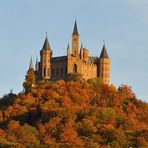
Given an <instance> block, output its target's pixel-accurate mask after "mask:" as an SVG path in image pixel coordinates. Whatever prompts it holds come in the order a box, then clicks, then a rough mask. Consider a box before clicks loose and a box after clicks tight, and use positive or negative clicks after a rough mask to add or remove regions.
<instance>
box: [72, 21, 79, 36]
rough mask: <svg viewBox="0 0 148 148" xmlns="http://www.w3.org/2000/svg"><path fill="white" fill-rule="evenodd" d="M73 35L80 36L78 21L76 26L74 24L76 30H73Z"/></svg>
mask: <svg viewBox="0 0 148 148" xmlns="http://www.w3.org/2000/svg"><path fill="white" fill-rule="evenodd" d="M72 34H73V35H79V33H78V27H77V22H76V20H75V24H74V28H73V33H72Z"/></svg>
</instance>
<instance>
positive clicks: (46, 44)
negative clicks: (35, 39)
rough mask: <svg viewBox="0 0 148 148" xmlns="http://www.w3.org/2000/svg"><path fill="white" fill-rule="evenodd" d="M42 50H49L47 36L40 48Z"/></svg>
mask: <svg viewBox="0 0 148 148" xmlns="http://www.w3.org/2000/svg"><path fill="white" fill-rule="evenodd" d="M42 50H51V48H50V45H49V42H48V38H47V36H46V38H45V42H44V45H43V47H42Z"/></svg>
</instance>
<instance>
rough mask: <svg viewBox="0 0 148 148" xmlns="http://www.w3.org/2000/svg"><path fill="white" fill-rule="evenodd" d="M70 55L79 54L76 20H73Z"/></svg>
mask: <svg viewBox="0 0 148 148" xmlns="http://www.w3.org/2000/svg"><path fill="white" fill-rule="evenodd" d="M72 55H73V56H75V57H78V56H79V33H78V28H77V22H76V21H75V24H74V29H73V33H72Z"/></svg>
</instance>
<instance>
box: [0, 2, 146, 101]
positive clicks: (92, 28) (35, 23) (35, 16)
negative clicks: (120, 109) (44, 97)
mask: <svg viewBox="0 0 148 148" xmlns="http://www.w3.org/2000/svg"><path fill="white" fill-rule="evenodd" d="M147 8H148V1H147V0H124V1H123V0H111V1H109V0H91V1H90V0H74V1H72V0H62V1H60V0H25V1H24V0H13V1H10V0H5V1H1V2H0V53H1V54H0V69H1V70H0V97H1V96H3V95H4V94H6V93H8V92H9V91H10V89H13V90H14V92H15V93H17V92H19V91H21V90H22V89H23V88H22V83H23V81H24V78H25V74H26V71H27V69H28V65H29V59H30V57H31V56H32V57H33V60H34V63H35V59H36V56H38V57H39V51H40V50H41V48H42V45H43V42H44V39H45V35H46V32H48V39H49V42H50V46H51V48H52V50H53V52H54V56H59V55H63V54H66V47H67V43H68V42H70V43H71V33H72V30H73V25H74V21H75V18H76V19H77V24H78V30H79V34H80V40H81V42H82V43H83V45H84V46H85V47H86V48H88V49H89V53H90V55H92V56H96V55H97V56H99V55H100V52H101V49H102V45H103V40H105V42H106V47H107V50H108V54H109V56H110V58H111V83H113V84H114V85H115V86H117V87H119V86H120V85H121V84H128V85H129V86H132V88H133V90H134V92H135V93H136V95H137V97H138V98H140V99H142V100H145V101H148V91H147V88H148V87H147V84H148V66H147V63H148V9H147Z"/></svg>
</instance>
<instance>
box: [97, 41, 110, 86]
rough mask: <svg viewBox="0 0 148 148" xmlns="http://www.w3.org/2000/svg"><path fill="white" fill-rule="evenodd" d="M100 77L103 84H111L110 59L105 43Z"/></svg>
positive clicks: (99, 72)
mask: <svg viewBox="0 0 148 148" xmlns="http://www.w3.org/2000/svg"><path fill="white" fill-rule="evenodd" d="M98 75H99V77H100V79H101V80H102V82H103V84H109V83H110V82H109V80H110V59H109V56H108V54H107V50H106V47H105V43H104V45H103V48H102V51H101V54H100V58H99V65H98Z"/></svg>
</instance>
